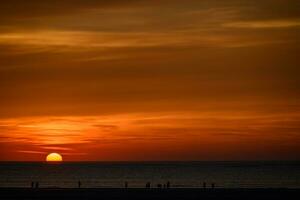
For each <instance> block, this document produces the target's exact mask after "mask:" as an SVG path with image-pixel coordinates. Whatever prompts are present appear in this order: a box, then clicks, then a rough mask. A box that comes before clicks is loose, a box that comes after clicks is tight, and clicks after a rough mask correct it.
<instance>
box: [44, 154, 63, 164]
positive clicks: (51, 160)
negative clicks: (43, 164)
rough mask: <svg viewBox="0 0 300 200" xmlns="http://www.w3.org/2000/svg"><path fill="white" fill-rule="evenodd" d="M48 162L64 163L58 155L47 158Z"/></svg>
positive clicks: (50, 155) (49, 155)
mask: <svg viewBox="0 0 300 200" xmlns="http://www.w3.org/2000/svg"><path fill="white" fill-rule="evenodd" d="M46 161H47V162H61V161H63V159H62V156H61V155H60V154H58V153H50V154H48V156H47V157H46Z"/></svg>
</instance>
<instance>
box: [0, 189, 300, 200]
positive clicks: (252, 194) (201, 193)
mask: <svg viewBox="0 0 300 200" xmlns="http://www.w3.org/2000/svg"><path fill="white" fill-rule="evenodd" d="M299 198H300V188H299V189H288V188H243V189H242V188H231V189H227V188H215V189H203V188H201V189H200V188H169V189H160V188H150V189H146V188H127V189H125V188H80V189H79V188H77V189H76V188H38V189H31V188H0V199H2V200H6V199H56V200H59V199H73V200H74V199H75V200H76V199H131V200H135V199H164V200H169V199H170V200H171V199H172V200H175V199H180V200H182V199H187V200H189V199H211V200H217V199H255V200H257V199H264V200H266V199H299Z"/></svg>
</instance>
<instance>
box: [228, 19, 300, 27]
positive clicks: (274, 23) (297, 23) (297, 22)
mask: <svg viewBox="0 0 300 200" xmlns="http://www.w3.org/2000/svg"><path fill="white" fill-rule="evenodd" d="M223 27H226V28H246V29H263V28H293V27H300V19H292V20H261V21H238V22H229V23H225V24H223Z"/></svg>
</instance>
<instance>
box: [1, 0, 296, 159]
mask: <svg viewBox="0 0 300 200" xmlns="http://www.w3.org/2000/svg"><path fill="white" fill-rule="evenodd" d="M299 53H300V1H297V0H264V1H261V0H225V1H219V0H202V1H199V0H186V1H181V0H161V1H150V0H110V1H107V0H43V1H40V0H26V1H23V0H10V1H3V2H1V4H0V161H43V160H45V157H46V155H47V154H48V153H51V152H57V153H60V154H61V155H62V156H63V159H64V160H66V161H149V160H295V159H300V145H299V143H300V76H299V74H300V68H299V66H300V59H299V55H300V54H299Z"/></svg>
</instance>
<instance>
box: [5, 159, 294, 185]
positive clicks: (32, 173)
mask: <svg viewBox="0 0 300 200" xmlns="http://www.w3.org/2000/svg"><path fill="white" fill-rule="evenodd" d="M32 181H38V182H39V186H40V187H65V188H75V187H78V181H80V182H81V183H82V186H81V187H83V188H101V187H108V188H110V187H117V188H122V187H124V183H125V182H128V187H134V188H143V187H145V184H146V183H147V182H151V187H157V184H165V183H166V182H168V181H169V182H170V183H171V187H193V188H194V187H202V185H203V182H206V184H207V187H210V186H211V184H212V183H214V184H215V187H224V188H300V161H251V162H250V161H247V162H246V161H245V162H240V161H226V162H223V161H222V162H221V161H220V162H209V161H205V162H204V161H203V162H202V161H201V162H64V163H60V164H48V163H45V162H0V187H30V186H31V182H32Z"/></svg>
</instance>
